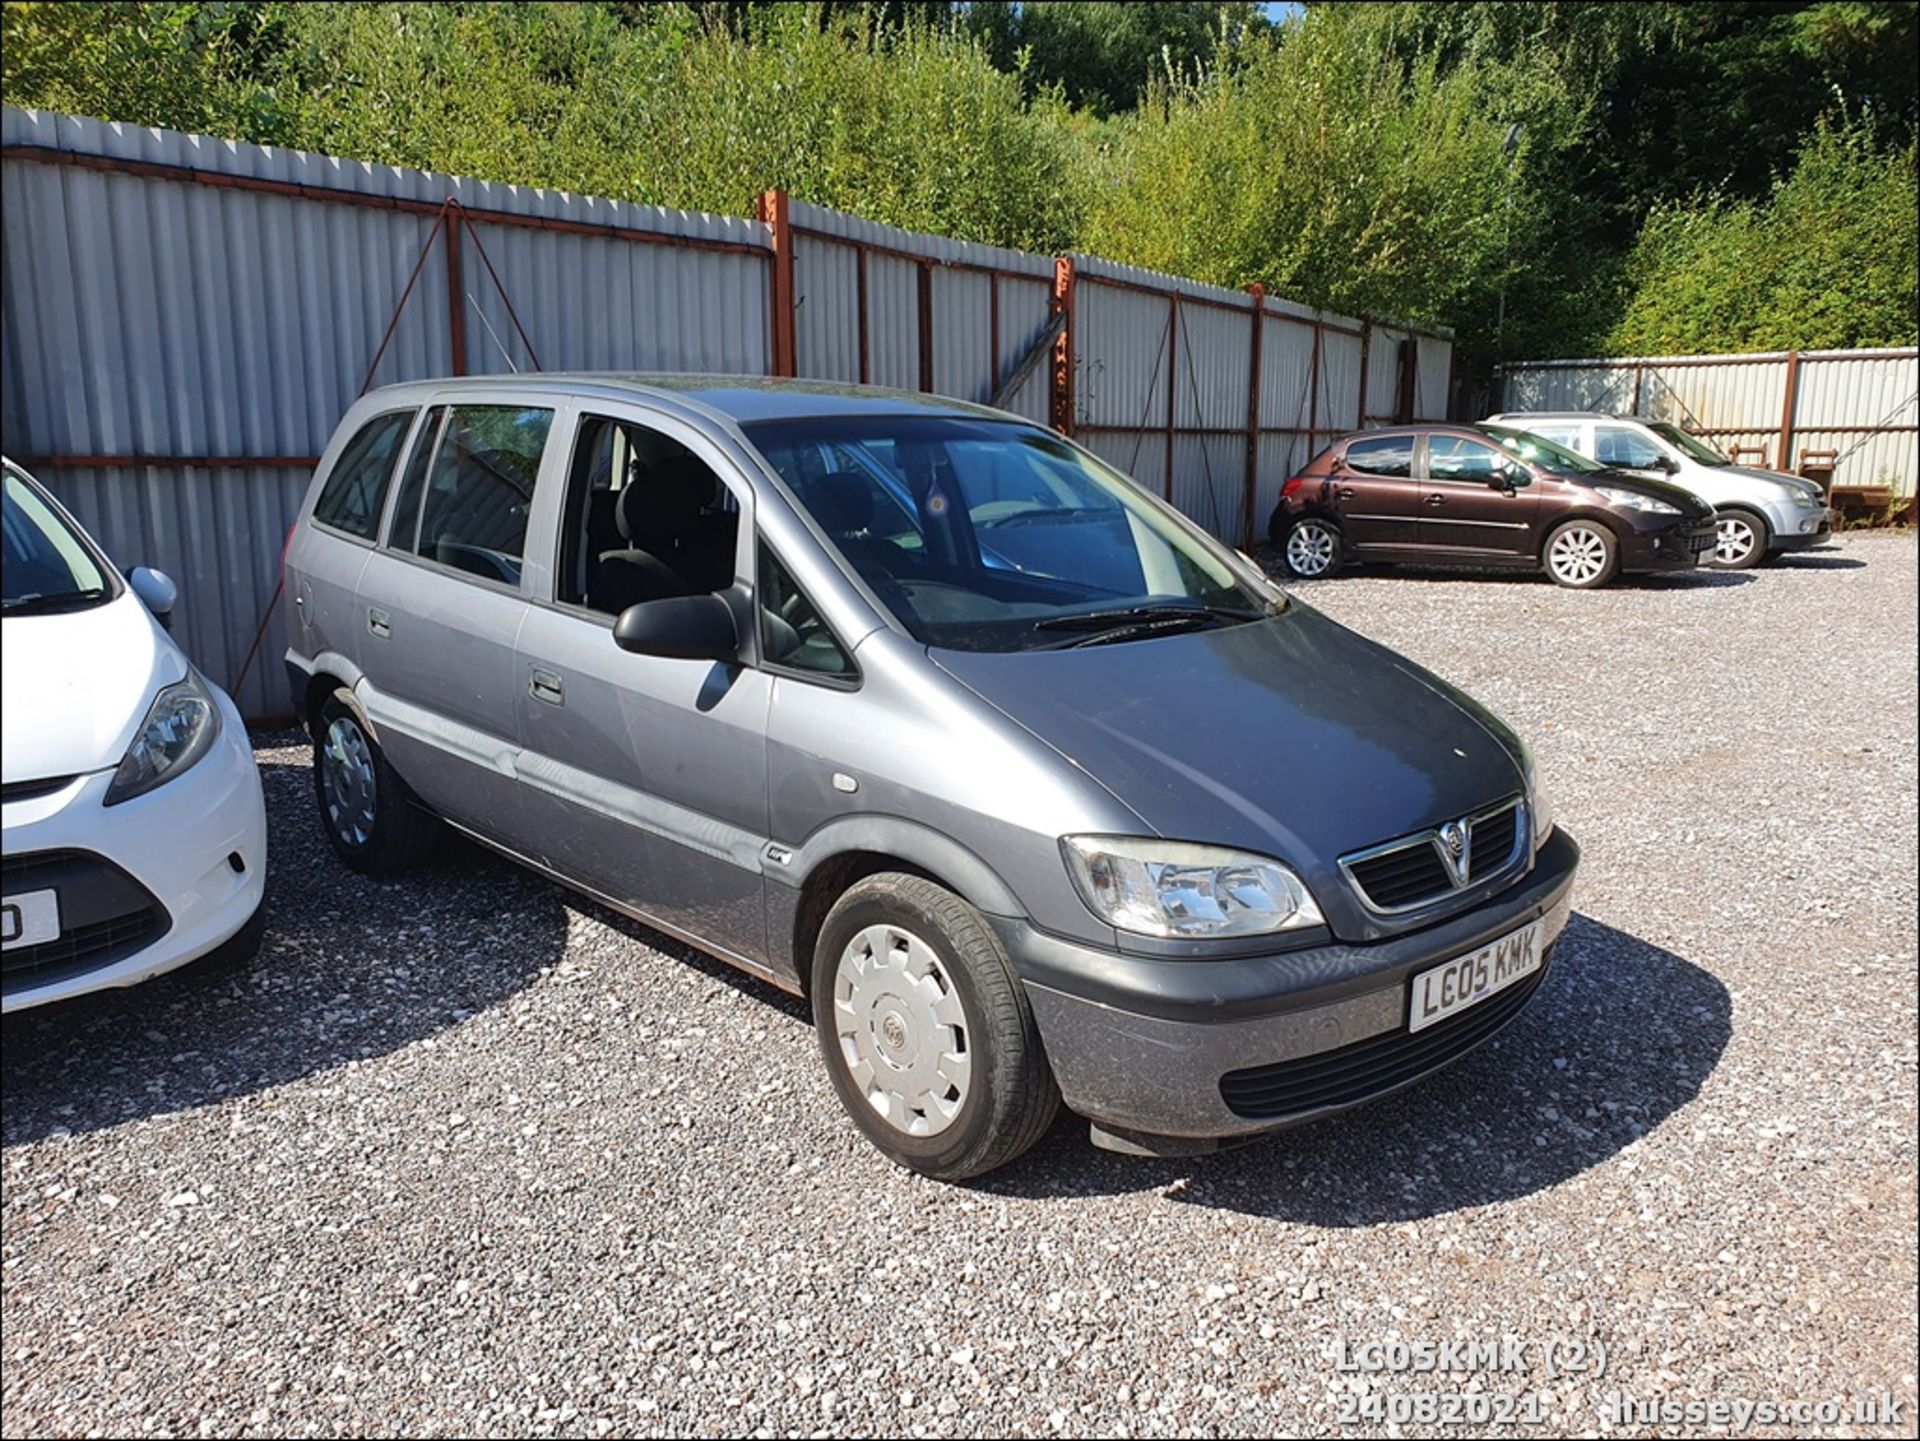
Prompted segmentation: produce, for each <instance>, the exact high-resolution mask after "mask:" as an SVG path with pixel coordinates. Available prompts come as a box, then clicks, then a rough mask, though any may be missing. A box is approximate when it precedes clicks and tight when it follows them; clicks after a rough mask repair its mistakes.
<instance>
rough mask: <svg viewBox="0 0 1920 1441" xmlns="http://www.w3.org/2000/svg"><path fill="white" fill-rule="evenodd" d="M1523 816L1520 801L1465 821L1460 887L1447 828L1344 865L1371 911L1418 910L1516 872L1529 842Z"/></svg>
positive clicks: (1365, 854)
mask: <svg viewBox="0 0 1920 1441" xmlns="http://www.w3.org/2000/svg"><path fill="white" fill-rule="evenodd" d="M1522 817H1523V808H1522V806H1521V803H1520V802H1519V801H1518V800H1511V801H1503V802H1502V803H1501V804H1500V805H1498V806H1496V807H1494V808H1492V809H1490V810H1485V811H1480V812H1478V813H1477V814H1475V815H1471V816H1463V817H1461V820H1460V824H1461V825H1463V826H1464V827H1465V828H1466V845H1465V847H1464V848H1463V851H1462V853H1461V860H1462V863H1463V864H1462V868H1461V874H1460V876H1459V880H1458V883H1457V884H1456V883H1455V878H1454V874H1453V872H1452V870H1451V869H1450V868H1449V866H1448V864H1447V861H1448V855H1449V851H1448V848H1447V844H1446V841H1445V840H1444V839H1443V835H1442V831H1443V828H1442V827H1438V826H1436V827H1435V828H1433V829H1432V830H1426V831H1420V832H1418V833H1417V834H1414V835H1411V836H1402V837H1401V838H1400V839H1399V840H1397V841H1388V842H1387V843H1386V844H1384V845H1379V846H1375V847H1374V848H1373V849H1371V850H1367V851H1359V852H1356V853H1355V854H1353V855H1350V856H1344V857H1342V858H1341V861H1340V866H1341V869H1343V870H1344V871H1345V872H1346V873H1347V877H1348V879H1349V880H1351V881H1352V882H1353V884H1354V887H1355V889H1357V890H1358V891H1359V892H1360V899H1361V900H1362V901H1364V902H1365V903H1366V905H1367V908H1368V909H1369V910H1373V911H1379V912H1382V913H1386V914H1392V913H1394V912H1398V911H1411V910H1416V909H1418V908H1419V907H1421V906H1425V905H1431V904H1433V903H1434V902H1436V901H1440V900H1444V899H1446V897H1448V896H1449V895H1452V894H1453V893H1454V892H1456V891H1460V890H1464V889H1466V888H1467V887H1469V886H1473V885H1477V884H1478V883H1480V882H1481V881H1486V880H1492V879H1493V878H1494V877H1495V876H1497V875H1498V874H1500V873H1501V872H1502V871H1505V870H1508V869H1509V868H1511V867H1512V866H1513V864H1514V863H1515V862H1516V861H1517V860H1518V859H1519V858H1520V855H1521V853H1522V850H1523V848H1524V844H1525V841H1526V836H1525V833H1524V830H1525V828H1524V826H1523V823H1522Z"/></svg>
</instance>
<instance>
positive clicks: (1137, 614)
mask: <svg viewBox="0 0 1920 1441" xmlns="http://www.w3.org/2000/svg"><path fill="white" fill-rule="evenodd" d="M746 433H747V435H748V437H749V439H751V440H752V441H753V443H754V445H755V446H756V447H758V448H759V450H760V452H761V453H762V454H763V455H765V456H766V458H767V460H768V461H769V462H770V463H771V464H772V465H773V467H774V468H775V469H776V470H777V471H779V473H780V475H781V477H782V478H783V479H784V480H785V481H786V482H787V485H788V486H789V487H790V488H791V489H792V491H793V493H794V495H795V496H796V498H797V499H798V500H799V501H800V503H801V504H802V505H803V506H804V507H805V508H806V509H807V510H808V511H809V512H810V513H811V514H812V516H813V518H814V520H815V521H816V522H817V523H818V524H819V526H820V528H821V529H822V530H823V531H825V532H826V533H827V536H828V538H829V539H830V540H831V541H832V543H833V544H834V546H835V547H836V548H837V549H838V550H839V552H840V553H841V555H842V556H844V557H845V558H846V560H847V563H848V564H849V566H850V567H851V568H852V569H853V570H854V571H855V572H856V573H857V574H858V575H859V576H860V578H861V579H862V580H863V581H865V582H866V584H867V586H868V588H869V589H870V590H872V591H873V593H874V594H875V595H876V596H878V597H879V599H880V600H881V601H882V603H883V604H885V605H886V606H887V608H888V609H889V610H891V611H892V612H893V614H894V616H895V617H896V618H897V619H898V620H899V621H900V623H901V625H902V626H904V627H905V629H906V630H907V631H908V632H909V633H910V634H911V635H913V636H914V637H915V638H916V639H918V640H920V641H921V642H923V643H924V644H927V645H933V646H941V647H946V648H950V649H956V650H992V651H1006V650H1026V649H1035V648H1039V647H1042V646H1055V645H1070V644H1089V643H1095V642H1099V643H1106V642H1108V641H1117V640H1131V639H1138V638H1143V637H1145V636H1150V635H1157V634H1161V633H1163V632H1166V631H1171V630H1175V629H1197V628H1204V627H1208V626H1213V625H1223V624H1235V623H1238V622H1242V621H1247V620H1255V619H1259V618H1261V617H1263V616H1265V615H1270V614H1272V613H1274V612H1275V610H1277V609H1278V608H1279V607H1280V606H1281V605H1283V604H1284V602H1283V601H1281V600H1279V599H1278V598H1277V597H1276V596H1275V595H1274V594H1273V593H1272V592H1270V591H1267V590H1265V589H1264V588H1263V587H1262V586H1261V585H1260V584H1259V582H1258V581H1257V580H1255V579H1254V578H1252V577H1251V576H1248V575H1244V574H1242V573H1240V572H1239V569H1238V567H1237V566H1236V565H1235V564H1234V562H1233V561H1231V560H1229V559H1228V557H1227V555H1226V554H1224V553H1223V552H1221V551H1220V550H1218V549H1216V548H1215V547H1214V546H1213V545H1212V544H1210V543H1209V542H1207V541H1206V540H1204V539H1202V538H1201V537H1200V536H1199V535H1198V534H1196V533H1195V532H1194V531H1193V530H1191V529H1190V528H1189V527H1188V526H1187V525H1185V524H1184V523H1183V522H1182V521H1181V520H1180V519H1179V518H1178V517H1176V516H1175V515H1173V514H1172V513H1171V512H1170V511H1168V510H1167V509H1166V508H1165V507H1164V506H1162V505H1161V504H1160V503H1159V502H1158V501H1155V500H1153V499H1151V498H1150V497H1148V496H1147V495H1145V494H1144V493H1143V492H1142V491H1141V490H1140V489H1139V488H1138V487H1137V486H1135V485H1133V484H1132V483H1131V482H1129V481H1127V480H1126V479H1125V478H1124V477H1122V476H1121V475H1119V474H1118V473H1117V472H1115V471H1113V470H1110V469H1108V468H1107V467H1106V466H1104V465H1102V464H1100V463H1099V462H1098V461H1096V460H1094V459H1093V458H1092V457H1091V456H1089V455H1087V454H1086V453H1085V452H1083V451H1081V450H1079V449H1078V448H1076V447H1074V446H1072V445H1069V444H1067V443H1066V442H1065V441H1063V440H1061V439H1060V438H1059V437H1058V436H1055V435H1053V434H1051V433H1049V432H1047V431H1044V430H1039V429H1037V428H1035V427H1032V426H1023V425H1018V424H1013V423H1008V422H999V421H992V420H975V419H972V418H969V417H948V416H926V415H908V416H875V417H869V416H862V417H842V418H823V419H806V420H787V421H770V422H764V423H761V424H758V425H751V426H748V427H747V428H746Z"/></svg>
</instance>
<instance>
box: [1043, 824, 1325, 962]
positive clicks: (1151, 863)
mask: <svg viewBox="0 0 1920 1441" xmlns="http://www.w3.org/2000/svg"><path fill="white" fill-rule="evenodd" d="M1060 849H1061V851H1062V853H1063V854H1064V855H1065V856H1066V860H1067V870H1068V871H1069V872H1071V873H1072V875H1073V880H1074V884H1075V885H1077V886H1078V887H1079V888H1080V894H1081V896H1082V898H1083V899H1085V901H1086V903H1087V906H1088V908H1089V909H1090V910H1092V912H1093V913H1094V914H1095V915H1096V916H1098V917H1100V919H1101V920H1103V921H1105V922H1106V923H1107V924H1108V925H1110V926H1113V927H1114V928H1115V929H1116V930H1122V931H1131V932H1133V933H1134V934H1135V935H1140V936H1167V937H1174V938H1178V939H1196V938H1204V937H1211V936H1258V935H1265V934H1267V933H1268V932H1271V931H1294V930H1301V929H1304V928H1305V927H1308V926H1318V925H1324V924H1325V918H1324V917H1323V916H1322V915H1321V914H1320V907H1319V906H1318V905H1316V904H1315V903H1314V899H1313V894H1312V892H1310V891H1309V890H1308V889H1307V887H1306V883H1305V882H1303V881H1302V880H1301V879H1300V877H1298V876H1296V875H1295V874H1294V873H1293V872H1292V871H1291V870H1289V869H1287V867H1285V866H1283V865H1282V864H1280V862H1279V861H1276V860H1272V859H1270V858H1269V857H1267V856H1257V855H1253V854H1251V853H1249V852H1247V851H1233V850H1227V849H1225V848H1223V847H1220V846H1197V845H1192V844H1189V843H1187V842H1185V841H1158V840H1148V839H1141V840H1129V839H1127V838H1125V837H1121V836H1066V837H1064V838H1063V839H1062V840H1061V842H1060Z"/></svg>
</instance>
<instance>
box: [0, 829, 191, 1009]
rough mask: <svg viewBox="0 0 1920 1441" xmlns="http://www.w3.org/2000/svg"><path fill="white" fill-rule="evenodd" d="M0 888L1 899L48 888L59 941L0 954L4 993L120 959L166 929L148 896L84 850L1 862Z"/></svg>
mask: <svg viewBox="0 0 1920 1441" xmlns="http://www.w3.org/2000/svg"><path fill="white" fill-rule="evenodd" d="M0 888H3V889H4V891H5V893H6V894H7V895H8V896H15V895H19V894H22V893H24V892H27V891H38V890H51V891H53V892H54V893H55V895H56V896H57V897H58V898H59V905H60V934H59V935H57V936H55V937H54V938H53V939H52V940H50V941H41V942H39V943H37V944H35V945H30V946H12V947H9V948H8V949H7V950H6V951H4V952H0V977H4V979H5V982H6V985H7V988H8V989H9V990H11V989H13V988H14V987H16V986H37V985H42V984H44V983H46V982H49V981H55V980H60V979H63V978H65V977H67V976H71V975H77V974H79V973H80V972H82V971H89V970H96V969H98V968H99V967H101V966H108V965H112V964H113V963H114V962H115V961H121V960H125V959H126V958H127V957H128V956H131V955H132V954H134V952H136V951H138V950H140V949H142V948H143V947H145V946H147V945H149V944H151V943H152V942H153V941H155V940H157V939H158V938H159V937H160V936H161V935H163V934H165V932H166V929H167V927H168V926H169V925H170V924H171V923H172V920H171V917H169V916H168V914H167V910H166V907H165V906H163V905H161V904H160V902H159V900H158V899H157V898H156V897H155V896H154V894H153V893H152V892H151V891H149V890H148V889H147V888H146V887H145V886H143V885H141V884H140V883H139V882H138V881H136V880H135V879H134V878H133V877H132V876H130V875H128V874H127V873H126V872H125V871H123V870H121V869H120V867H118V866H116V865H115V864H113V862H112V861H109V860H107V859H106V858H105V857H103V856H97V855H94V854H93V853H92V852H90V851H77V850H61V851H37V852H35V853H33V854H31V855H25V856H20V857H17V858H16V857H12V856H9V857H8V858H7V860H6V863H5V866H4V868H0Z"/></svg>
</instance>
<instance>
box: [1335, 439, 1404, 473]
mask: <svg viewBox="0 0 1920 1441" xmlns="http://www.w3.org/2000/svg"><path fill="white" fill-rule="evenodd" d="M1346 466H1347V469H1348V470H1357V471H1359V472H1360V474H1362V475H1412V474H1413V437H1412V436H1411V435H1383V436H1381V437H1380V438H1379V439H1378V440H1356V441H1354V442H1353V444H1352V445H1349V446H1348V447H1347V458H1346Z"/></svg>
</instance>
